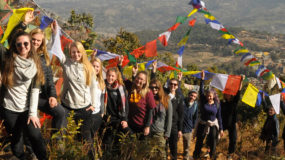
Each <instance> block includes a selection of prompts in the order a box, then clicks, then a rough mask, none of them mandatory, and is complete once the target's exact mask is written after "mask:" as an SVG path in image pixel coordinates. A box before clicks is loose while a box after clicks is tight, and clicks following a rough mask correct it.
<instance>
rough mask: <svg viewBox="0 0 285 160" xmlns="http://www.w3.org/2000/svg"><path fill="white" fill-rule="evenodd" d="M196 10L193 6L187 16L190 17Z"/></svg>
mask: <svg viewBox="0 0 285 160" xmlns="http://www.w3.org/2000/svg"><path fill="white" fill-rule="evenodd" d="M197 11H198V9H197V8H194V9H193V10H192V11H191V12H190V13H189V14H188V16H187V17H191V16H192V15H193V14H195V13H196V12H197Z"/></svg>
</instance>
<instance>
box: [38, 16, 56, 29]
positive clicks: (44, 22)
mask: <svg viewBox="0 0 285 160" xmlns="http://www.w3.org/2000/svg"><path fill="white" fill-rule="evenodd" d="M52 22H53V19H52V18H49V17H48V16H42V18H41V24H40V29H41V30H44V29H45V28H46V27H48V25H50V24H51V23H52Z"/></svg>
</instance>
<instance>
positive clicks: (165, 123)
mask: <svg viewBox="0 0 285 160" xmlns="http://www.w3.org/2000/svg"><path fill="white" fill-rule="evenodd" d="M149 88H150V89H151V90H152V92H153V94H154V99H155V104H156V107H155V108H154V110H153V122H152V125H151V127H150V132H151V136H152V138H153V142H154V143H155V144H157V145H158V146H159V147H160V149H159V151H161V152H162V153H161V157H162V158H163V159H166V158H167V156H166V155H167V154H166V152H165V144H166V139H168V138H169V137H170V132H171V126H172V104H171V101H170V99H169V96H168V95H167V94H165V92H164V91H163V87H162V85H161V83H160V81H158V80H156V79H153V80H151V82H150V85H149Z"/></svg>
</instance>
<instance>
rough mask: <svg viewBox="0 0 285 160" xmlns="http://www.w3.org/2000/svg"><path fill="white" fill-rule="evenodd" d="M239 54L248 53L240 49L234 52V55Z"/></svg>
mask: <svg viewBox="0 0 285 160" xmlns="http://www.w3.org/2000/svg"><path fill="white" fill-rule="evenodd" d="M239 53H249V51H248V50H247V49H240V50H237V51H236V52H235V54H239Z"/></svg>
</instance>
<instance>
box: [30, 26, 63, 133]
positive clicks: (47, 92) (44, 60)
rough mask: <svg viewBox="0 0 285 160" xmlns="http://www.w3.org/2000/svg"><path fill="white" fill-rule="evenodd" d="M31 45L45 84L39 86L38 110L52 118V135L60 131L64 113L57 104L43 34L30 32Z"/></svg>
mask: <svg viewBox="0 0 285 160" xmlns="http://www.w3.org/2000/svg"><path fill="white" fill-rule="evenodd" d="M30 35H31V36H32V44H33V46H34V48H35V50H36V53H37V54H38V56H39V57H40V60H41V64H42V69H43V73H44V77H45V84H44V85H42V86H41V93H40V96H39V103H38V109H39V110H40V111H42V112H44V113H47V114H49V115H51V116H52V117H53V119H52V128H53V133H55V132H56V131H58V130H60V128H61V127H62V126H63V121H64V118H65V112H64V109H63V107H62V106H61V105H60V104H59V103H58V102H57V96H56V90H55V87H54V83H53V74H52V70H51V67H50V57H49V53H48V52H47V47H46V42H45V36H44V32H43V31H42V30H41V29H39V28H36V29H34V30H32V31H31V32H30Z"/></svg>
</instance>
